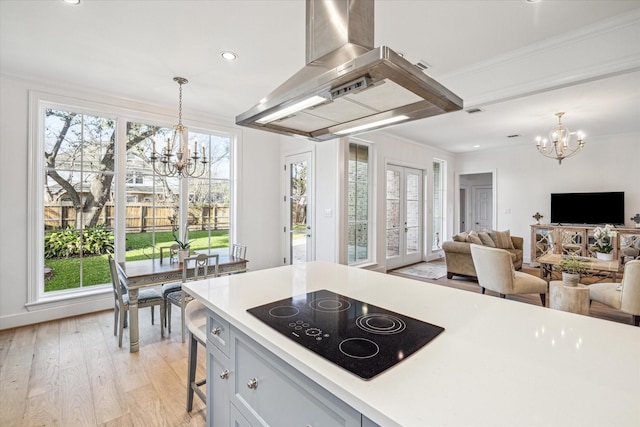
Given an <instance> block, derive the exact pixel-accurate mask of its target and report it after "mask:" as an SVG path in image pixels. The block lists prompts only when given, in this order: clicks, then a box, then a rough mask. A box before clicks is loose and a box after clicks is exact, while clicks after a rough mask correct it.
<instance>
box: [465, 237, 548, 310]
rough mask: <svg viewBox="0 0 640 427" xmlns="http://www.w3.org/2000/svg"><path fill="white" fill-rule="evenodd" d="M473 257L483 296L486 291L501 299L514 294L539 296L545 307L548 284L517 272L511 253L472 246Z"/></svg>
mask: <svg viewBox="0 0 640 427" xmlns="http://www.w3.org/2000/svg"><path fill="white" fill-rule="evenodd" d="M471 257H472V258H473V264H474V266H475V268H476V273H477V274H478V284H479V285H480V288H481V291H482V293H483V294H484V292H485V290H486V289H489V290H491V291H494V292H497V293H498V294H499V295H500V298H505V296H506V295H512V294H539V295H540V301H541V302H542V306H543V307H545V305H546V296H547V282H546V281H545V280H543V279H541V278H539V277H536V276H532V275H530V274H527V273H523V272H521V271H516V270H515V268H514V267H513V261H512V260H511V254H510V253H509V252H507V251H506V250H504V249H498V248H490V247H487V246H480V245H476V244H472V245H471Z"/></svg>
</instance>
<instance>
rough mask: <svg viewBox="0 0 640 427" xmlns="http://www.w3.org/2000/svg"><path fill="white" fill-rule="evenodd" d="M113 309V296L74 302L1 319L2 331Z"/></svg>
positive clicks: (0, 327)
mask: <svg viewBox="0 0 640 427" xmlns="http://www.w3.org/2000/svg"><path fill="white" fill-rule="evenodd" d="M108 309H113V294H111V295H106V296H102V297H100V298H95V299H91V300H72V301H69V304H65V305H62V306H56V307H51V308H45V309H40V310H37V311H25V312H22V313H16V314H10V315H8V316H2V317H0V330H3V329H10V328H17V327H20V326H27V325H33V324H36V323H42V322H48V321H51V320H56V319H63V318H65V317H71V316H78V315H81V314H88V313H95V312H96V311H103V310H108Z"/></svg>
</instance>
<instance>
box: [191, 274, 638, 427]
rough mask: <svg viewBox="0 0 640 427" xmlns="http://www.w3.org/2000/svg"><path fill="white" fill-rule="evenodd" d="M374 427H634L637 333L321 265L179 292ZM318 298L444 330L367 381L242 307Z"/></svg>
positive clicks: (235, 277) (208, 282) (217, 281)
mask: <svg viewBox="0 0 640 427" xmlns="http://www.w3.org/2000/svg"><path fill="white" fill-rule="evenodd" d="M185 288H186V289H188V290H189V292H190V293H192V294H193V295H194V296H196V297H197V298H198V299H200V300H201V301H202V302H203V303H204V304H205V305H207V306H208V307H209V308H210V309H212V310H213V311H214V312H215V313H217V314H218V315H220V316H222V317H223V318H225V319H227V320H228V321H229V322H230V323H231V324H233V325H235V327H237V328H238V329H240V330H241V331H242V332H244V333H245V334H247V335H248V336H250V337H251V338H252V339H254V340H255V341H256V342H258V343H260V344H261V345H263V346H264V347H265V348H267V349H268V350H270V351H271V352H273V353H274V354H276V355H277V356H278V357H280V358H282V359H283V360H285V361H286V362H287V363H289V364H290V365H292V366H293V367H294V368H296V369H297V370H299V371H301V372H302V373H303V374H305V375H306V376H308V377H309V378H311V379H312V380H313V381H315V382H316V383H318V384H319V385H321V386H322V387H324V388H325V389H327V390H328V391H329V392H331V393H332V394H334V395H335V396H337V397H338V398H339V399H341V400H343V401H345V402H346V403H347V404H349V405H350V406H352V407H353V408H354V409H356V410H358V411H359V412H361V413H363V414H364V415H366V416H367V417H369V418H370V419H372V420H373V421H375V422H376V423H378V424H380V425H381V426H385V427H386V426H394V425H398V426H406V427H410V426H419V427H423V426H444V425H446V426H510V427H512V426H545V427H547V426H569V425H574V426H598V427H601V426H605V425H606V426H636V427H637V426H640V328H638V327H634V326H631V325H630V324H629V325H624V324H620V323H616V322H610V321H605V320H599V319H594V318H590V317H587V316H581V315H577V314H573V313H565V312H562V311H557V310H552V309H549V308H543V307H540V306H533V305H530V304H525V303H520V302H516V301H509V300H502V299H500V298H498V297H494V296H489V295H481V294H479V293H472V292H468V291H462V290H457V289H451V288H447V287H444V286H439V285H435V284H430V283H426V282H422V281H417V280H411V279H405V278H400V277H397V276H391V275H387V274H382V273H376V272H371V271H367V270H363V269H358V268H352V267H345V266H342V265H338V264H331V263H326V262H313V263H308V264H299V265H293V266H286V267H279V268H274V269H268V270H259V271H255V272H250V273H245V274H237V275H232V276H225V277H220V278H216V279H209V280H202V281H198V282H191V283H188V284H186V285H185ZM319 289H328V290H330V291H333V292H336V293H339V294H343V295H346V296H349V297H352V298H356V299H358V300H361V301H363V302H367V303H370V304H373V305H377V306H380V307H383V308H386V309H389V310H392V311H396V312H398V313H402V314H405V315H408V316H412V317H415V318H417V319H420V320H424V321H426V322H429V323H433V324H436V325H439V326H442V327H444V328H445V331H444V332H443V333H442V334H440V335H439V336H438V337H437V338H436V339H435V340H433V341H431V342H430V343H428V344H427V345H426V346H425V347H423V348H422V349H420V350H419V351H418V352H416V353H415V354H413V355H412V356H410V357H409V358H407V359H405V360H403V361H402V362H400V363H399V364H397V365H395V366H394V367H392V368H391V369H388V370H386V371H384V372H383V373H382V374H380V375H378V376H377V377H375V378H373V379H372V380H370V381H364V380H362V379H360V378H359V377H357V376H355V375H353V374H351V373H350V372H348V371H346V370H344V369H342V368H340V367H339V366H337V365H335V364H333V363H331V362H329V361H327V360H325V359H324V358H322V357H320V356H318V355H316V354H315V353H313V352H311V351H309V350H307V349H306V348H305V347H303V346H301V345H299V344H297V343H295V342H294V341H292V340H291V339H289V338H287V337H285V336H284V335H281V334H280V333H278V332H277V331H275V330H274V329H272V328H271V327H270V326H268V325H266V324H264V323H263V322H261V321H260V320H258V319H257V318H255V317H253V316H252V315H251V314H249V313H247V311H246V310H247V309H248V308H252V307H255V306H259V305H262V304H266V303H269V302H273V301H277V300H280V299H283V298H287V297H290V296H292V295H301V294H305V293H307V292H311V291H316V290H319Z"/></svg>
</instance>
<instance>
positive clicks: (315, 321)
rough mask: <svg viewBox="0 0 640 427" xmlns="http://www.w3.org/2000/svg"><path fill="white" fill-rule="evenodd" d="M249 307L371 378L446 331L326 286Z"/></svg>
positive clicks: (310, 346) (303, 342)
mask: <svg viewBox="0 0 640 427" xmlns="http://www.w3.org/2000/svg"><path fill="white" fill-rule="evenodd" d="M247 311H248V312H249V313H251V314H253V315H254V316H256V317H257V318H258V319H260V320H261V321H263V322H265V323H266V324H267V325H269V326H271V327H272V328H274V329H275V330H276V331H278V332H280V333H282V334H284V335H286V336H287V337H289V338H291V339H292V340H294V341H295V342H297V343H298V344H301V345H303V346H305V347H306V348H308V349H309V350H311V351H313V352H314V353H317V354H319V355H320V356H322V357H324V358H325V359H328V360H329V361H331V362H333V363H335V364H337V365H339V366H341V367H342V368H344V369H347V370H348V371H350V372H352V373H354V374H355V375H357V376H359V377H361V378H363V379H366V380H368V379H371V378H373V377H375V376H376V375H378V374H379V373H381V372H383V371H384V370H386V369H388V368H390V367H392V366H393V365H395V364H396V363H399V362H401V361H402V360H403V359H405V358H407V357H409V356H410V355H411V354H413V353H414V352H416V351H418V350H419V349H420V348H422V347H423V346H424V345H426V344H427V343H428V342H429V341H431V340H432V339H434V338H435V337H436V336H438V335H439V334H440V333H441V332H443V331H444V328H442V327H440V326H436V325H432V324H431V323H427V322H423V321H421V320H417V319H414V318H412V317H408V316H404V315H402V314H398V313H395V312H393V311H390V310H386V309H384V308H380V307H377V306H375V305H371V304H367V303H365V302H362V301H358V300H356V299H353V298H349V297H346V296H344V295H339V294H336V293H334V292H331V291H328V290H325V289H323V290H320V291H316V292H309V293H307V294H304V295H297V296H294V297H291V298H285V299H283V300H280V301H275V302H272V303H269V304H265V305H261V306H258V307H254V308H250V309H248V310H247Z"/></svg>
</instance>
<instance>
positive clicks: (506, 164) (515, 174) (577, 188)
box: [456, 134, 640, 262]
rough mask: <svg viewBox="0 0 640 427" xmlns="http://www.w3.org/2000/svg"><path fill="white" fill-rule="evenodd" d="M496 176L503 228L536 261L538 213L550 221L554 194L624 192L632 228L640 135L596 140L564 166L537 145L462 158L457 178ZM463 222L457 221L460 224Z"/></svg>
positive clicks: (639, 180) (638, 204) (638, 193)
mask: <svg viewBox="0 0 640 427" xmlns="http://www.w3.org/2000/svg"><path fill="white" fill-rule="evenodd" d="M492 169H495V170H496V194H497V203H496V204H497V207H496V210H497V212H495V215H496V220H497V228H498V229H499V230H507V229H509V230H511V234H512V235H516V236H522V237H524V239H525V246H524V260H525V262H529V261H530V256H531V229H530V226H531V224H535V223H536V220H535V219H533V218H532V216H533V215H534V214H535V213H536V212H540V214H541V215H544V218H542V219H541V220H540V223H541V224H545V223H548V222H549V219H550V215H551V214H550V205H551V200H550V194H551V193H565V192H576V193H577V192H589V191H624V193H625V219H626V224H625V225H626V226H628V227H632V226H633V222H632V221H631V220H630V218H631V217H632V216H633V215H635V214H636V213H637V212H640V174H639V173H638V171H639V170H640V134H622V135H609V136H599V137H590V138H589V140H588V141H587V144H586V146H585V148H584V149H583V150H582V152H580V153H578V154H576V155H575V157H572V158H569V159H565V160H564V161H563V162H562V165H558V162H557V161H555V160H553V159H548V158H546V157H543V156H542V155H540V154H539V153H538V152H537V151H536V148H535V145H534V143H531V144H530V145H527V146H524V147H516V148H512V149H505V150H499V151H492V152H474V153H468V154H462V155H458V156H457V157H456V172H457V173H467V172H475V171H478V170H492ZM456 221H457V219H456Z"/></svg>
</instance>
